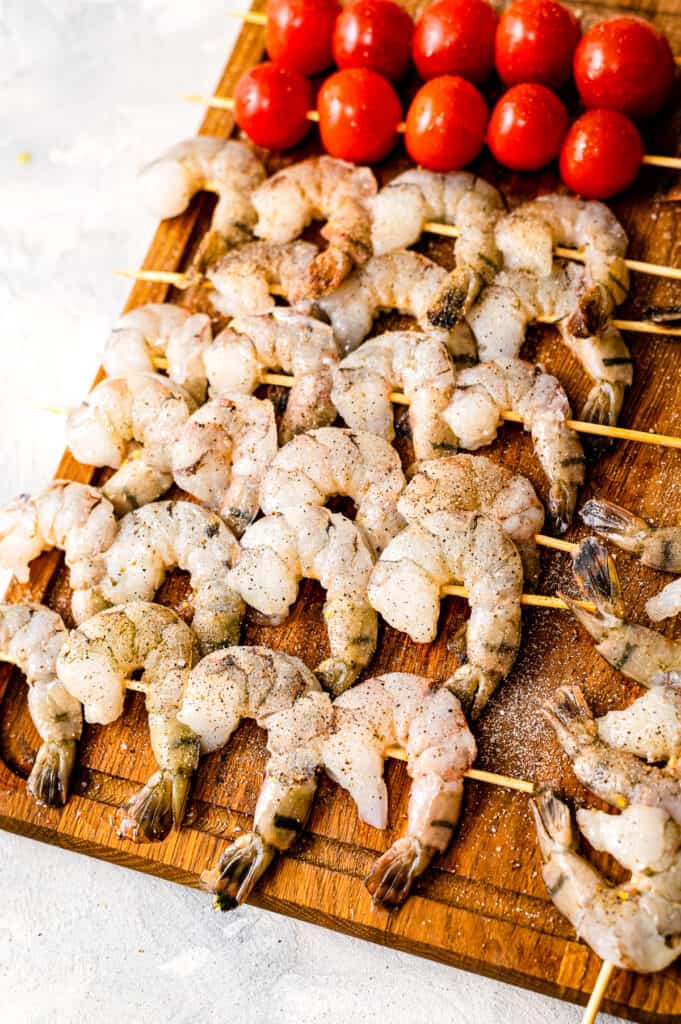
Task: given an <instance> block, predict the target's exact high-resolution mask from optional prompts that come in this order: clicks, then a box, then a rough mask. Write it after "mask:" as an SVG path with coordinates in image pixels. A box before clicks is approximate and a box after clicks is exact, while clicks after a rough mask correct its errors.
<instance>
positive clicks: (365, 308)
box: [318, 249, 476, 365]
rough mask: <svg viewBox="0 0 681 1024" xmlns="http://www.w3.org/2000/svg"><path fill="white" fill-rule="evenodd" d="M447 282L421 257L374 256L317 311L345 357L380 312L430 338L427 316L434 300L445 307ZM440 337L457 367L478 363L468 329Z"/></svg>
mask: <svg viewBox="0 0 681 1024" xmlns="http://www.w3.org/2000/svg"><path fill="white" fill-rule="evenodd" d="M447 277H448V275H447V271H446V270H445V269H444V267H440V266H438V264H437V263H433V261H432V260H429V259H427V258H426V257H425V256H421V255H420V253H417V252H411V251H409V250H405V249H396V250H395V251H394V252H390V253H386V254H385V255H384V256H374V257H373V258H372V259H370V260H369V262H368V263H365V264H364V266H363V267H361V268H360V269H359V270H356V271H355V272H354V273H353V274H351V276H350V277H349V278H347V280H346V281H344V282H343V284H342V285H341V286H340V288H337V289H336V291H335V292H332V293H331V294H330V295H325V296H323V297H322V298H321V299H319V301H318V305H319V307H320V308H321V309H322V310H323V312H324V313H325V314H326V315H327V316H328V318H329V320H330V322H331V326H332V327H333V330H334V333H335V335H336V340H337V341H338V345H339V347H340V350H341V352H342V353H343V354H347V353H348V352H352V351H353V349H356V348H357V346H358V345H359V344H360V342H362V341H363V340H364V339H365V338H366V336H367V335H368V334H369V332H370V331H371V326H372V324H373V321H374V318H375V317H376V315H377V314H378V313H379V312H380V311H381V310H387V309H396V310H399V312H400V313H405V314H408V315H409V316H413V317H415V318H416V320H417V321H418V323H419V326H420V327H421V329H422V330H423V331H426V332H431V333H432V332H433V331H434V328H433V325H432V324H431V322H430V320H429V319H428V310H429V309H430V307H431V306H432V305H433V303H434V302H435V300H436V298H437V299H438V301H440V302H441V301H443V300H442V295H441V292H442V287H443V285H444V282H445V281H446V279H447ZM439 333H440V336H441V337H442V338H443V340H444V341H446V343H447V347H448V348H449V350H450V352H451V354H452V358H453V359H454V362H455V363H457V364H461V365H465V364H466V363H472V362H475V359H476V350H475V343H474V341H473V336H472V334H471V332H470V330H469V328H468V327H467V325H466V324H459V325H458V326H457V327H456V328H454V330H452V331H441V332H439Z"/></svg>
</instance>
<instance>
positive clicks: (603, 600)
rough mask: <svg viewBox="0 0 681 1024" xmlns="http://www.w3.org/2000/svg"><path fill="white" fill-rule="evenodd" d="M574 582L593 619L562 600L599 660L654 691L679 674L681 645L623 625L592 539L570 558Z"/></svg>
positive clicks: (605, 563) (617, 593)
mask: <svg viewBox="0 0 681 1024" xmlns="http://www.w3.org/2000/svg"><path fill="white" fill-rule="evenodd" d="M574 572H575V576H576V578H577V582H578V583H579V585H580V587H581V588H582V590H583V591H584V593H585V594H586V596H587V597H588V598H589V600H590V601H593V603H594V604H595V605H596V611H595V613H592V612H589V611H587V610H586V609H585V608H582V607H580V605H578V604H576V603H575V601H573V600H572V599H571V598H570V597H567V596H566V595H564V594H561V597H562V598H563V600H564V601H566V603H567V604H568V606H569V608H570V611H571V612H572V614H573V615H574V616H575V618H576V619H577V621H578V622H579V623H580V625H582V626H583V627H584V629H585V630H586V631H587V633H589V634H590V635H591V636H592V637H593V638H594V640H595V641H596V650H597V651H598V653H599V654H600V655H601V657H602V658H605V660H606V661H607V662H608V663H609V664H610V665H612V666H613V668H616V669H617V671H618V672H622V673H624V675H625V676H628V677H629V678H630V679H635V680H636V682H637V683H641V684H642V685H643V686H657V685H659V683H660V682H661V680H662V679H663V678H664V676H665V674H666V673H668V672H681V643H680V642H679V641H678V640H669V639H667V637H665V636H663V635H662V634H661V633H658V632H657V631H656V630H654V629H647V628H646V627H645V626H638V625H636V624H634V623H633V622H627V621H626V620H625V618H624V612H623V610H622V609H623V601H622V591H621V587H620V582H619V579H618V577H617V572H616V570H615V566H614V564H613V562H612V560H611V559H610V558H608V553H607V551H606V549H605V548H604V546H603V545H602V544H601V543H600V541H597V540H596V539H595V538H594V537H587V538H586V540H584V541H582V543H581V544H580V546H579V549H578V551H577V554H576V555H575V558H574Z"/></svg>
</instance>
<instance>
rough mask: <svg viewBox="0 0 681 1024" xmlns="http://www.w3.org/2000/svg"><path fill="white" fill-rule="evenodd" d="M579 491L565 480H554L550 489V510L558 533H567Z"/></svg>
mask: <svg viewBox="0 0 681 1024" xmlns="http://www.w3.org/2000/svg"><path fill="white" fill-rule="evenodd" d="M576 502H577V492H576V489H575V488H574V487H571V486H569V485H568V484H567V483H566V482H565V481H564V480H554V481H553V483H552V484H551V489H550V491H549V512H550V513H551V518H552V519H553V522H554V525H555V527H556V530H557V532H558V533H565V531H566V530H567V528H568V526H569V525H570V523H571V522H572V516H573V515H574V511H575V504H576Z"/></svg>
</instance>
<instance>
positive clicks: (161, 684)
mask: <svg viewBox="0 0 681 1024" xmlns="http://www.w3.org/2000/svg"><path fill="white" fill-rule="evenodd" d="M198 657H199V649H198V644H197V642H196V637H195V636H194V633H193V632H192V630H191V629H190V628H189V626H187V625H186V623H184V622H183V621H182V619H181V618H180V617H179V615H176V614H175V612H173V611H171V609H170V608H163V607H161V605H157V604H149V603H148V602H146V601H133V602H131V603H130V604H126V605H121V606H120V607H118V608H109V609H108V610H107V611H103V612H100V613H99V614H98V615H95V616H93V617H92V618H91V619H88V621H87V622H84V623H83V625H82V626H80V627H79V628H78V629H75V630H73V631H72V632H71V633H70V634H69V636H68V639H67V640H66V642H65V644H64V646H63V647H62V649H61V652H60V654H59V657H58V659H57V675H58V676H59V679H60V680H61V682H62V683H63V685H64V686H65V687H66V689H67V690H68V692H69V693H70V694H72V695H73V696H74V697H76V698H77V699H78V700H80V701H82V704H83V710H84V712H85V721H86V722H98V723H100V724H102V725H108V724H109V723H110V722H114V721H115V720H116V719H117V718H119V717H120V715H121V714H122V712H123V701H124V699H125V690H126V687H127V686H129V685H130V684H131V680H132V677H133V673H135V672H138V671H139V670H142V678H141V679H140V680H139V681H137V682H135V684H134V686H135V689H143V690H144V691H145V694H146V708H147V712H148V714H149V736H150V739H151V746H152V749H153V752H154V756H155V758H156V761H157V764H158V766H159V767H158V771H157V772H155V773H154V774H153V775H152V777H151V778H150V779H149V781H148V782H147V783H146V785H145V786H143V787H142V789H140V790H139V792H137V793H135V794H134V795H133V796H132V798H131V799H130V801H129V802H128V804H126V806H125V807H123V808H122V809H121V812H120V819H119V835H120V837H121V838H125V839H132V840H133V841H134V842H138V841H143V842H151V841H153V840H160V839H164V838H165V836H166V835H167V834H168V832H169V830H170V828H171V825H172V824H174V825H175V826H176V827H179V825H180V824H181V822H182V818H183V817H184V811H185V807H186V804H187V798H188V796H189V787H190V785H191V779H192V775H193V773H194V771H195V770H196V766H197V764H198V760H199V739H198V737H197V736H195V735H194V733H193V732H192V730H191V729H190V728H189V727H188V726H186V725H182V724H181V723H180V722H178V720H177V712H178V710H179V708H180V704H181V701H182V695H183V693H184V688H185V686H186V682H187V677H188V675H189V673H190V671H191V669H192V668H193V666H194V664H195V663H196V661H198Z"/></svg>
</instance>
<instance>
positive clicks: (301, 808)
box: [177, 647, 331, 910]
mask: <svg viewBox="0 0 681 1024" xmlns="http://www.w3.org/2000/svg"><path fill="white" fill-rule="evenodd" d="M177 717H178V721H180V722H182V723H183V724H184V725H186V726H188V727H189V728H190V729H191V730H192V732H193V733H194V734H195V735H196V736H198V737H199V738H200V741H201V752H202V753H210V752H211V751H213V750H218V749H219V748H220V747H223V746H224V745H225V744H226V743H227V741H228V740H229V738H230V736H231V735H232V733H233V732H234V731H235V730H236V728H237V726H238V725H239V722H240V721H241V720H242V719H244V718H253V719H255V721H256V722H257V724H258V725H259V726H260V727H261V728H262V729H266V730H267V749H268V751H269V754H270V757H269V760H268V762H267V768H266V770H265V779H264V781H263V784H262V787H261V789H260V794H259V796H258V802H257V804H256V808H255V816H254V820H253V831H251V832H247V833H244V834H243V835H240V836H239V838H238V839H237V840H236V841H235V842H233V843H232V844H231V845H230V846H229V847H228V848H227V849H226V850H225V851H224V853H223V854H222V856H221V857H220V860H219V862H218V865H217V867H216V868H215V869H214V870H213V871H207V872H204V874H203V875H202V882H203V883H204V884H206V885H207V886H208V887H209V888H210V889H211V891H213V892H214V893H215V904H216V906H217V907H218V908H219V909H220V910H231V909H232V907H235V906H237V905H238V904H239V903H242V902H243V901H244V900H245V899H247V898H248V896H249V894H250V892H251V891H252V889H253V888H254V886H255V885H256V883H257V882H258V880H259V879H260V878H261V877H262V875H263V874H264V873H265V871H266V870H267V868H268V867H269V865H270V864H271V862H272V861H273V860H274V858H275V857H276V855H277V854H278V853H283V852H284V851H285V850H288V848H289V847H290V846H291V845H292V844H293V843H294V842H295V840H296V839H297V838H298V836H299V835H300V833H301V832H302V830H303V828H304V827H305V822H306V820H307V817H308V815H309V813H310V808H311V806H312V801H313V799H314V794H315V790H316V788H317V773H318V770H319V767H320V765H321V742H322V737H323V735H324V734H325V733H326V732H327V731H328V728H329V725H330V720H331V701H330V700H329V697H328V694H326V693H323V692H322V691H321V688H320V685H319V683H318V682H317V679H316V678H315V676H314V674H313V673H312V672H311V671H310V670H309V669H308V668H307V667H306V666H305V665H304V664H303V662H302V661H299V659H298V658H292V657H291V656H290V655H288V654H284V653H283V652H281V651H271V650H270V649H269V648H267V647H232V648H230V649H229V650H225V651H214V652H213V654H209V655H208V657H206V658H204V659H203V660H202V661H200V662H199V664H198V665H197V666H196V668H195V669H193V671H192V672H191V674H190V676H189V681H188V683H187V688H186V690H185V693H184V698H183V700H182V706H181V708H180V711H179V712H178V716H177Z"/></svg>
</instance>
